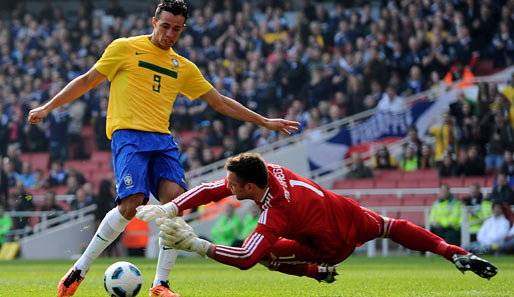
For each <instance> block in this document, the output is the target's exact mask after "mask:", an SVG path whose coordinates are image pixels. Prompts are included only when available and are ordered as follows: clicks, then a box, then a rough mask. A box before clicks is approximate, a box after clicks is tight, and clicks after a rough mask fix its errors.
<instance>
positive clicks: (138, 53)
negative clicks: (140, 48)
mask: <svg viewBox="0 0 514 297" xmlns="http://www.w3.org/2000/svg"><path fill="white" fill-rule="evenodd" d="M144 54H146V53H140V52H136V56H139V55H144Z"/></svg>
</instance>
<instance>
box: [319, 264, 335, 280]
mask: <svg viewBox="0 0 514 297" xmlns="http://www.w3.org/2000/svg"><path fill="white" fill-rule="evenodd" d="M337 275H339V273H337V271H336V267H335V266H318V276H319V278H318V281H319V282H320V283H327V284H330V283H333V282H335V281H336V276H337Z"/></svg>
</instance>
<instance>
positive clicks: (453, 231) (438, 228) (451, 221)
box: [429, 183, 462, 245]
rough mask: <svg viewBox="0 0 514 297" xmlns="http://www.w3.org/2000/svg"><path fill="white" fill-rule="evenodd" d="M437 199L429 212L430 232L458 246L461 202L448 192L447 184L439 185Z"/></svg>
mask: <svg viewBox="0 0 514 297" xmlns="http://www.w3.org/2000/svg"><path fill="white" fill-rule="evenodd" d="M439 189H440V191H439V198H438V199H437V200H436V201H435V202H434V204H433V205H432V209H431V210H430V217H429V222H430V230H431V231H432V232H433V233H434V234H436V235H439V236H441V237H442V238H443V239H444V240H446V241H447V242H448V243H452V244H457V245H458V244H459V242H460V226H461V219H460V217H461V205H462V204H461V202H460V201H459V200H458V199H457V198H455V196H453V195H452V193H451V192H450V186H448V184H444V183H443V184H441V186H440V188H439Z"/></svg>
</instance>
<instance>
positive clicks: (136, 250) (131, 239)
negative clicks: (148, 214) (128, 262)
mask: <svg viewBox="0 0 514 297" xmlns="http://www.w3.org/2000/svg"><path fill="white" fill-rule="evenodd" d="M121 237H122V238H123V245H124V246H125V247H126V248H127V252H128V256H129V257H144V255H145V249H146V246H147V245H148V238H149V237H150V227H149V226H148V223H147V222H144V221H141V220H139V219H138V218H133V219H132V220H131V221H130V223H129V224H128V225H127V227H126V228H125V231H124V232H123V235H122V236H121Z"/></svg>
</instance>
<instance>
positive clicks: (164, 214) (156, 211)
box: [136, 202, 178, 225]
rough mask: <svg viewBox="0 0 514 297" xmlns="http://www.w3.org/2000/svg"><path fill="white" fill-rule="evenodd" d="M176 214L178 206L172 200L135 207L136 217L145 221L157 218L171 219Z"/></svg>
mask: <svg viewBox="0 0 514 297" xmlns="http://www.w3.org/2000/svg"><path fill="white" fill-rule="evenodd" d="M177 214H178V207H177V205H176V204H175V203H173V202H170V203H166V204H164V205H140V206H138V207H137V208H136V217H137V218H138V219H140V220H142V221H145V222H150V221H152V220H155V219H157V218H168V219H173V218H174V217H176V216H177ZM158 225H159V224H158Z"/></svg>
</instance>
